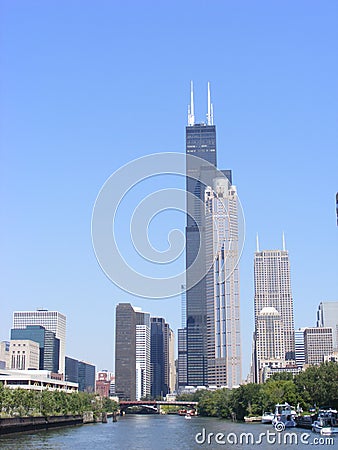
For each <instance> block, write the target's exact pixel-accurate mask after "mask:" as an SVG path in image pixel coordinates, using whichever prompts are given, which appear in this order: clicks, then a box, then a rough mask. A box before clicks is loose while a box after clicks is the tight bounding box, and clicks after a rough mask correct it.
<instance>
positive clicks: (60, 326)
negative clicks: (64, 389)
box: [13, 309, 66, 374]
mask: <svg viewBox="0 0 338 450" xmlns="http://www.w3.org/2000/svg"><path fill="white" fill-rule="evenodd" d="M27 325H41V326H43V327H44V328H46V330H49V331H52V332H53V333H55V336H56V337H57V338H58V339H60V356H59V373H62V374H64V373H65V357H66V316H65V315H64V314H62V313H60V312H58V311H48V310H47V309H37V310H36V311H15V312H14V313H13V328H25V327H26V326H27Z"/></svg>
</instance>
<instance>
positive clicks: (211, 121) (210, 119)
mask: <svg viewBox="0 0 338 450" xmlns="http://www.w3.org/2000/svg"><path fill="white" fill-rule="evenodd" d="M207 122H208V125H213V124H214V111H213V106H212V103H211V99H210V82H209V81H208V114H207Z"/></svg>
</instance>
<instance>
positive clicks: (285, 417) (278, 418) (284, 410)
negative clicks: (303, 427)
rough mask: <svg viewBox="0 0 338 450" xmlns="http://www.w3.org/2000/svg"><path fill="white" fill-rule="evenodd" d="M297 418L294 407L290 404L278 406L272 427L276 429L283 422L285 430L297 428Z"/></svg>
mask: <svg viewBox="0 0 338 450" xmlns="http://www.w3.org/2000/svg"><path fill="white" fill-rule="evenodd" d="M296 416H297V413H296V411H295V408H294V407H293V406H290V405H289V404H288V403H282V404H277V405H276V407H275V414H274V418H273V420H272V425H273V426H274V427H276V425H277V424H278V423H279V422H281V423H282V424H283V425H284V427H285V428H292V427H295V426H296V425H297V423H296V420H295V419H296Z"/></svg>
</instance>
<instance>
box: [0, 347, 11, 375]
mask: <svg viewBox="0 0 338 450" xmlns="http://www.w3.org/2000/svg"><path fill="white" fill-rule="evenodd" d="M0 369H9V341H1V342H0Z"/></svg>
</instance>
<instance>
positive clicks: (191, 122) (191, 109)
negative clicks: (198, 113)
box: [188, 81, 195, 126]
mask: <svg viewBox="0 0 338 450" xmlns="http://www.w3.org/2000/svg"><path fill="white" fill-rule="evenodd" d="M188 125H190V126H192V125H195V112H194V85H193V82H192V81H190V105H189V106H188Z"/></svg>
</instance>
